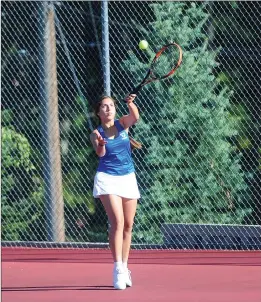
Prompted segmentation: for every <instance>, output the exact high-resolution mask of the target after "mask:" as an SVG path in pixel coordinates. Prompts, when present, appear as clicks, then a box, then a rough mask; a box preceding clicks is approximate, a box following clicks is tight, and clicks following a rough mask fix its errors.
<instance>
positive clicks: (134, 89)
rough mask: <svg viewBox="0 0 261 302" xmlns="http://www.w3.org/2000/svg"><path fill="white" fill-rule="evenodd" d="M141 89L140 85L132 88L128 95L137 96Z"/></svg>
mask: <svg viewBox="0 0 261 302" xmlns="http://www.w3.org/2000/svg"><path fill="white" fill-rule="evenodd" d="M141 88H142V86H141V85H139V86H137V87H135V88H133V90H132V91H131V92H130V94H137V93H138V92H139V91H140V90H141Z"/></svg>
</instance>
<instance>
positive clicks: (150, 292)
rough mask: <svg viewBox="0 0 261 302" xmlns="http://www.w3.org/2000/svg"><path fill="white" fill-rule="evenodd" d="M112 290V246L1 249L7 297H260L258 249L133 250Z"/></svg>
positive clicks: (20, 300)
mask: <svg viewBox="0 0 261 302" xmlns="http://www.w3.org/2000/svg"><path fill="white" fill-rule="evenodd" d="M129 268H130V269H131V271H132V278H133V283H134V285H133V287H132V288H127V289H126V290H123V291H119V290H114V289H113V287H112V262H111V256H110V252H109V250H108V249H49V248H43V249H39V248H11V247H3V248H2V301H3V302H40V301H44V302H46V301H48V302H52V301H55V302H67V301H70V302H71V301H72V302H82V301H84V302H86V301H93V302H94V301H97V302H98V301H107V302H112V301H114V302H117V301H135V300H136V301H138V302H141V301H163V302H170V301H171V302H173V301H178V302H197V301H198V302H260V301H261V252H260V251H248V252H245V251H199V250H193V251H189V250H133V251H132V252H131V257H130V261H129Z"/></svg>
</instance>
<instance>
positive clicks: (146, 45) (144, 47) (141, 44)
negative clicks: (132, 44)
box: [139, 40, 149, 50]
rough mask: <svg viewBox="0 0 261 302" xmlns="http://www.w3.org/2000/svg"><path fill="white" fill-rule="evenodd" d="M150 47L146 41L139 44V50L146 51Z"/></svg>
mask: <svg viewBox="0 0 261 302" xmlns="http://www.w3.org/2000/svg"><path fill="white" fill-rule="evenodd" d="M148 46H149V43H148V42H147V41H146V40H141V41H140V43H139V48H140V49H142V50H144V49H147V48H148Z"/></svg>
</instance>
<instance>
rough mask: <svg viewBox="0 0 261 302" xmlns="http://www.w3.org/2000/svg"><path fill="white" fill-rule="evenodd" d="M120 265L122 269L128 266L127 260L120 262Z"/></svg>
mask: <svg viewBox="0 0 261 302" xmlns="http://www.w3.org/2000/svg"><path fill="white" fill-rule="evenodd" d="M122 267H123V269H124V270H126V269H127V267H128V262H122Z"/></svg>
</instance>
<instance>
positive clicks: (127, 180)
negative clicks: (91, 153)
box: [93, 172, 140, 199]
mask: <svg viewBox="0 0 261 302" xmlns="http://www.w3.org/2000/svg"><path fill="white" fill-rule="evenodd" d="M108 194H114V195H118V196H121V197H124V198H129V199H138V198H140V192H139V188H138V184H137V179H136V175H135V173H134V172H132V173H130V174H127V175H123V176H122V175H110V174H107V173H104V172H97V173H96V175H95V178H94V187H93V196H94V198H98V197H99V196H100V195H108Z"/></svg>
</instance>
